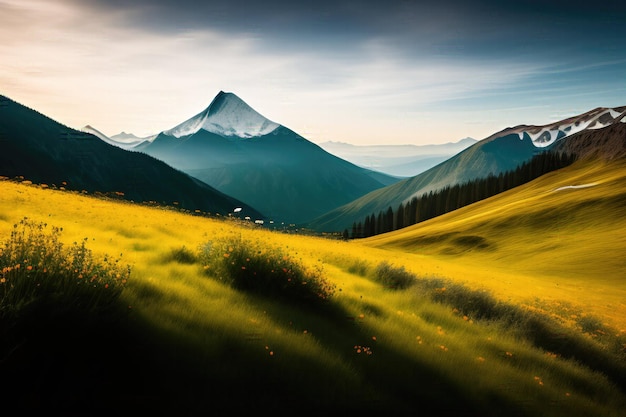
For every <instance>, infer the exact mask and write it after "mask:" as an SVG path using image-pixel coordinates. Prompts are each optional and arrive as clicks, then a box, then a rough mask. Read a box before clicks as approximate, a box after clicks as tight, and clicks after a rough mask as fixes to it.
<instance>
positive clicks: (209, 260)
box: [200, 237, 335, 304]
mask: <svg viewBox="0 0 626 417" xmlns="http://www.w3.org/2000/svg"><path fill="white" fill-rule="evenodd" d="M200 252H201V255H200V259H201V261H202V264H203V266H204V269H205V271H207V273H208V274H210V275H211V276H214V277H216V278H218V279H220V280H222V281H224V282H226V283H228V284H229V285H231V286H232V287H234V288H236V289H239V290H242V291H247V292H250V293H255V294H259V295H263V296H269V297H278V298H281V299H284V300H288V301H294V302H297V303H304V304H319V303H320V302H324V301H327V300H328V299H329V298H330V297H331V296H332V295H333V294H334V291H335V286H334V284H332V283H330V282H328V281H327V280H326V279H325V278H324V277H323V275H322V271H321V268H320V267H317V268H310V267H306V266H305V265H303V264H302V263H301V262H298V261H297V260H296V259H294V258H293V257H291V256H290V255H289V254H288V253H286V252H285V251H284V250H283V249H281V248H280V247H267V246H266V245H261V244H259V243H255V242H253V241H251V240H246V239H242V238H239V237H238V238H224V239H220V240H215V241H211V242H208V243H207V244H205V245H204V246H203V247H202V248H201V251H200Z"/></svg>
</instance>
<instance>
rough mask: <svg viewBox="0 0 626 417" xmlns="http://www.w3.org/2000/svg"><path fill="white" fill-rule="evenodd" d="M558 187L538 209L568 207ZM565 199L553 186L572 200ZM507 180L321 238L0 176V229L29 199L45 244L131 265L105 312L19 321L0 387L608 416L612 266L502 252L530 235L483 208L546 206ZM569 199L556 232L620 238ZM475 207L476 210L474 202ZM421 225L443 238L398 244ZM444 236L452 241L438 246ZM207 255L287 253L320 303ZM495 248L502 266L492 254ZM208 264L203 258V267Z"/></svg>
mask: <svg viewBox="0 0 626 417" xmlns="http://www.w3.org/2000/svg"><path fill="white" fill-rule="evenodd" d="M620 170H622V168H617V167H608V168H607V169H606V170H603V173H601V172H600V171H601V170H599V169H598V170H597V171H596V170H595V169H594V168H593V167H588V166H583V167H581V166H578V167H573V168H572V169H571V170H570V171H569V174H568V175H567V176H566V175H565V174H561V175H562V176H563V177H562V178H560V177H558V176H557V177H555V178H553V180H555V181H557V182H558V181H560V182H561V183H562V184H564V185H567V184H568V183H569V182H570V181H572V178H585V179H586V176H592V177H593V176H594V175H595V176H596V177H597V176H604V177H603V178H605V179H606V181H607V182H608V183H611V182H612V183H613V187H618V184H619V183H620V182H619V178H620V177H619V175H621V174H620V172H622V171H620ZM581 171H582V172H581ZM583 173H584V174H585V175H583ZM596 180H598V178H593V181H596ZM600 180H601V178H600ZM527 187H534V188H524V189H522V190H520V194H519V196H520V198H526V199H530V198H531V197H532V195H533V190H534V191H535V192H537V190H538V193H539V195H541V196H543V197H544V198H548V199H550V198H552V197H551V195H550V194H548V193H547V190H548V188H549V185H548V183H545V184H543V183H542V182H541V181H539V182H535V183H533V184H528V185H527ZM542 190H543V191H542ZM592 190H593V193H599V194H595V198H599V197H601V196H602V195H604V196H605V197H609V196H610V195H611V193H612V192H613V191H610V190H609V188H606V189H603V188H600V189H596V188H594V187H591V188H589V189H586V191H592ZM579 191H582V190H579ZM615 192H617V191H615ZM559 193H560V192H559ZM557 194H558V193H557ZM558 197H559V198H558V199H557V200H552V202H553V203H554V207H559V208H560V210H564V209H563V207H569V204H570V203H568V205H564V204H565V203H566V202H567V201H568V200H567V199H564V198H565V197H563V196H562V195H559V196H558ZM572 197H575V198H574V201H572V202H571V203H576V202H580V197H577V195H575V194H570V198H572ZM590 197H592V196H590ZM506 198H509V199H510V200H507V199H506ZM506 198H505V197H504V196H501V197H499V198H498V200H496V203H495V204H497V205H499V206H502V207H504V208H503V209H502V210H500V211H497V210H496V209H495V208H494V207H491V206H489V205H488V204H487V202H481V203H479V204H480V205H478V207H480V210H478V209H476V210H477V211H474V212H472V211H465V212H464V214H460V215H459V216H460V217H456V218H453V217H447V220H446V221H445V223H444V220H441V223H437V222H435V221H431V222H427V224H424V225H421V226H419V225H418V226H416V227H415V228H409V229H407V230H406V231H404V233H398V232H395V233H392V234H389V235H384V236H379V237H377V238H378V239H366V240H363V241H340V240H326V239H322V238H315V237H306V236H298V235H287V234H282V233H278V232H269V231H265V230H261V229H256V228H248V227H241V226H239V225H238V224H236V223H234V222H231V221H228V220H215V219H209V218H203V217H200V216H189V215H184V214H181V213H177V212H175V211H171V210H164V209H159V208H149V207H140V206H134V205H131V204H126V203H122V202H112V201H103V200H98V199H96V198H92V197H89V196H82V195H75V194H70V193H63V192H60V191H55V190H42V189H40V188H38V187H36V186H26V185H20V184H15V183H12V182H8V181H3V182H0V205H1V207H3V211H2V216H0V236H1V237H4V238H5V239H6V238H7V237H10V235H11V231H12V230H13V225H14V224H15V223H18V222H19V221H20V219H22V218H23V217H24V216H28V217H29V219H30V220H31V221H32V222H34V224H39V222H44V223H47V224H49V225H51V226H48V227H58V228H62V229H63V231H62V233H61V234H59V235H58V242H59V243H61V244H63V247H71V246H72V244H73V242H83V241H84V242H85V245H86V247H87V248H89V250H90V251H92V255H93V257H94V258H96V259H101V257H102V256H104V254H107V253H113V254H114V255H115V259H117V258H118V257H120V258H121V259H122V260H123V264H124V265H126V264H128V265H129V266H130V267H131V269H132V275H131V278H132V279H129V280H128V283H127V285H126V286H125V287H124V288H123V291H121V293H120V294H119V298H118V301H119V303H120V305H122V306H123V307H124V309H125V311H126V314H124V315H122V316H121V317H119V318H118V319H116V321H114V322H99V323H98V325H96V326H83V327H77V325H75V324H71V325H69V326H68V327H67V328H65V329H62V330H58V331H57V330H55V331H53V332H52V331H50V332H48V331H46V332H44V331H42V332H39V331H38V332H36V334H35V336H33V341H32V343H29V344H26V345H21V346H19V347H18V348H17V349H15V350H14V351H13V352H12V354H11V355H10V356H9V357H7V356H6V355H5V357H3V358H2V360H1V361H0V372H1V373H2V375H3V377H4V378H3V384H5V385H6V386H3V387H2V389H3V392H4V393H5V394H6V398H7V400H6V402H5V404H6V405H7V406H8V405H9V404H8V403H11V405H12V406H19V407H21V408H22V409H24V410H25V411H28V410H32V411H43V410H46V412H49V413H50V412H52V413H55V412H56V413H63V412H64V413H65V414H75V413H79V414H83V415H100V414H102V415H104V414H107V413H108V414H116V415H130V414H136V413H140V412H141V413H152V414H164V413H165V414H184V415H200V414H207V413H209V412H214V413H220V412H222V413H223V412H229V413H231V414H236V413H238V412H250V411H261V410H263V411H273V412H275V413H277V414H281V415H284V414H293V413H298V414H300V415H302V414H316V413H317V414H319V413H322V412H328V411H329V410H330V411H333V412H365V413H386V414H392V415H405V414H406V415H409V414H411V415H413V414H418V413H419V414H422V415H428V416H438V415H442V416H443V415H469V416H500V415H504V414H509V415H513V416H534V415H543V416H598V415H602V416H621V413H622V410H623V409H624V407H625V406H626V396H625V395H624V390H625V386H624V381H623V376H624V374H623V373H622V368H623V363H624V359H623V355H622V353H623V351H620V343H623V336H624V334H623V332H622V331H621V330H620V329H624V328H625V327H626V326H624V324H625V323H624V322H623V317H624V316H621V317H619V315H618V314H616V313H615V312H611V313H610V314H607V315H605V314H603V312H605V309H604V308H600V307H601V306H598V305H596V304H594V303H593V302H592V301H593V300H595V299H596V297H600V296H601V295H606V297H605V298H603V299H602V300H603V303H605V304H606V303H615V300H616V299H617V298H618V297H619V294H622V293H623V291H624V286H623V283H620V282H619V280H616V279H614V278H612V277H610V276H604V275H602V274H598V275H596V274H592V273H591V271H592V270H593V268H592V265H585V268H584V269H583V270H582V271H577V274H574V276H573V277H570V276H569V275H568V273H567V271H565V272H561V273H560V275H555V272H554V271H556V268H554V269H550V270H548V271H547V272H545V273H543V272H542V266H545V265H546V264H547V261H546V255H545V254H544V253H543V252H539V253H537V256H536V258H535V257H531V255H530V253H531V252H532V249H533V248H534V249H537V248H538V247H541V246H542V245H556V244H557V243H558V244H559V245H560V246H559V248H560V249H558V250H555V252H553V255H555V256H561V255H562V254H573V253H578V252H577V249H575V246H576V245H577V242H576V241H570V240H569V239H562V240H561V241H560V242H557V240H556V239H555V238H550V239H548V240H544V241H541V242H531V243H532V244H533V245H535V246H533V247H530V248H526V247H524V250H525V252H524V254H525V256H528V258H527V259H526V261H525V262H524V261H522V260H519V259H515V260H514V261H512V259H513V258H515V256H514V254H511V253H510V252H509V250H515V249H520V248H521V246H524V245H525V244H529V243H528V242H529V240H528V239H526V240H524V242H525V243H524V244H521V243H520V244H519V246H518V244H514V242H515V241H516V239H522V240H523V239H524V236H525V233H526V228H527V226H528V224H527V223H528V222H529V220H526V221H522V220H520V225H519V227H517V226H515V227H512V228H511V229H510V235H505V236H502V234H501V232H500V233H499V234H498V233H496V232H495V230H497V229H498V227H497V223H498V222H499V221H500V222H501V223H504V222H505V221H506V220H507V215H508V214H513V213H514V212H515V213H516V214H517V215H520V214H522V213H524V212H527V213H531V214H532V213H534V211H535V209H537V210H540V211H542V212H546V209H547V208H549V207H551V205H550V203H549V202H548V201H543V200H542V199H541V198H538V199H535V200H532V201H533V202H534V203H536V204H528V203H529V201H526V203H527V204H524V205H520V206H518V209H517V210H516V211H508V210H507V209H506V207H507V204H514V201H513V200H514V199H513V197H512V196H509V197H506ZM596 204H601V205H604V204H606V205H607V206H606V207H608V205H610V204H614V203H610V202H606V201H604V200H603V199H600V202H599V203H596ZM519 207H525V208H524V209H523V210H522V209H520V208H519ZM587 208H589V206H587ZM469 209H470V208H469V207H468V208H465V209H464V210H469ZM578 210H580V209H571V210H568V212H569V213H568V214H572V215H574V214H575V213H578V215H579V216H581V217H579V218H578V219H579V220H581V225H582V226H581V225H568V224H567V221H566V220H565V218H566V217H565V218H561V219H562V220H561V223H560V224H559V226H558V227H559V228H560V229H559V231H560V232H559V233H561V234H562V235H569V234H572V235H573V236H575V237H582V236H584V233H582V232H578V231H577V230H578V227H592V226H593V229H594V230H597V231H598V233H599V234H600V236H602V239H595V240H587V241H586V244H587V245H588V246H587V249H588V250H590V251H593V252H596V253H597V252H599V251H600V250H601V249H602V248H604V247H605V245H608V244H609V243H610V244H612V245H613V247H614V248H616V250H619V248H620V247H619V245H620V244H621V243H620V242H621V241H620V240H619V239H617V238H616V235H617V233H614V234H611V233H606V234H605V232H606V231H607V230H609V229H612V228H618V231H619V228H620V227H621V223H620V222H619V221H618V222H617V223H615V222H608V221H606V220H605V222H606V223H611V224H610V225H605V224H604V223H603V222H602V218H597V219H596V220H591V219H587V220H585V219H586V217H585V215H584V213H583V212H579V211H578ZM594 210H595V209H594ZM613 210H615V209H613ZM484 211H488V212H490V213H491V215H489V216H486V217H482V218H481V217H480V213H481V212H484ZM468 213H470V214H471V215H469V214H468ZM507 213H508V214H507ZM561 213H562V211H561ZM451 214H452V213H451ZM448 216H449V215H448ZM499 216H503V217H499ZM604 219H606V216H605V217H604ZM587 221H591V222H592V223H594V224H592V225H589V226H585V224H588V223H585V222H587ZM472 222H475V223H472ZM485 222H487V223H486V225H483V226H480V225H481V224H484V223H485ZM544 223H549V222H548V221H545V220H544ZM446 224H447V225H448V226H447V228H446ZM422 228H423V229H422ZM587 230H589V229H587ZM429 234H431V235H432V236H434V237H437V236H444V237H443V238H441V239H433V240H432V241H431V242H430V243H429V244H425V243H423V241H422V242H421V243H420V244H419V245H417V246H412V245H413V243H411V242H412V241H416V238H418V237H419V236H422V235H423V236H427V235H429ZM462 236H480V237H482V238H484V239H485V241H487V242H489V243H490V244H491V245H492V246H491V247H492V248H495V249H493V250H488V251H487V250H474V249H472V247H471V243H472V242H474V241H477V240H476V239H475V238H472V239H461V240H455V239H456V238H458V237H462ZM85 238H87V240H85ZM604 238H606V239H607V240H609V241H610V242H606V241H605V240H604ZM232 239H235V240H234V241H233V240H232ZM611 239H612V240H611ZM537 240H539V239H536V238H535V241H537ZM207 242H212V243H213V246H212V247H221V248H222V249H226V250H227V251H224V250H222V251H221V252H214V253H213V255H216V256H215V257H211V252H210V251H209V257H208V258H209V262H207V259H204V257H205V256H206V255H207V253H203V250H202V248H206V244H207ZM237 242H239V243H237ZM455 242H456V243H455ZM480 242H483V240H482V239H481V240H480ZM235 243H236V244H235ZM231 245H232V247H233V251H230V250H228V249H230V246H231ZM451 245H453V246H452V247H453V248H455V250H454V251H447V252H446V251H445V249H446V248H448V247H449V246H451ZM568 245H569V249H568ZM459 247H461V248H462V250H461V249H459ZM145 248H149V249H147V250H146V249H145ZM418 248H419V249H418ZM259 251H261V253H260V254H259V253H258V252H259ZM568 251H571V252H568ZM225 253H228V254H232V255H229V258H230V256H233V258H237V260H238V262H236V264H237V265H239V264H240V263H241V262H242V261H245V260H246V259H248V258H250V261H249V262H252V261H253V260H254V262H256V263H257V264H256V266H257V267H258V268H256V269H255V268H253V269H255V270H256V271H257V275H258V272H259V271H261V270H262V271H264V274H265V275H269V274H267V273H268V272H271V271H272V269H274V270H276V268H274V266H276V265H278V266H281V265H283V264H282V263H281V262H285V258H287V259H288V260H289V262H290V265H291V266H292V268H291V269H292V271H296V270H297V271H299V272H298V274H299V275H297V277H298V278H297V279H306V280H309V279H310V278H311V277H313V278H323V279H324V280H325V281H324V282H327V283H328V284H329V285H331V286H332V288H333V291H332V294H331V295H330V296H329V297H327V300H326V302H325V303H324V305H325V306H330V307H331V308H328V307H324V308H310V307H305V306H303V305H302V303H301V302H298V301H295V300H288V301H285V300H286V298H288V299H289V298H291V296H290V295H287V296H285V295H284V294H281V290H274V291H270V292H269V293H265V292H263V291H261V292H259V291H250V290H247V289H245V288H241V287H240V286H238V285H232V282H230V281H229V280H230V279H234V278H235V277H236V274H234V271H229V270H228V269H227V268H226V267H227V265H225V264H220V262H221V261H223V259H226V258H225V257H224V256H223V255H224V254H225ZM453 253H454V254H453ZM622 253H623V252H622ZM219 254H221V258H219V257H217V255H219ZM257 254H258V255H259V256H258V257H256V258H255V256H256V255H257ZM611 254H612V253H611V252H610V253H604V254H602V256H599V257H596V258H587V259H588V260H589V261H591V260H594V261H595V262H598V263H599V265H598V268H599V270H600V272H602V273H606V272H608V271H610V272H612V273H613V274H614V273H615V272H616V271H619V270H618V269H615V268H616V266H615V265H616V263H615V262H617V261H616V260H615V259H612V258H611V259H609V258H610V257H611ZM612 256H614V257H617V255H615V254H613V255H612ZM111 259H113V258H111ZM218 259H219V261H218ZM264 260H265V262H266V264H262V262H263V261H264ZM268 260H269V263H268V262H267V261H268ZM274 261H275V262H276V263H277V264H276V265H274V266H272V265H273V264H272V262H274ZM511 262H513V264H514V265H521V267H520V270H513V271H512V270H511V268H506V266H507V264H508V263H511ZM607 262H608V266H607V264H606V263H607ZM611 262H612V263H611ZM207 265H211V266H212V267H214V268H216V269H215V271H214V272H213V271H211V272H210V273H208V275H207V271H206V270H205V268H204V267H205V266H207ZM381 265H382V268H381ZM244 266H245V265H244ZM239 268H240V266H239ZM268 268H269V271H268ZM567 269H568V268H566V270H567ZM246 270H248V268H246ZM251 270H252V269H251ZM281 270H282V268H281ZM585 271H587V272H588V273H589V276H587V275H585ZM237 272H238V271H237ZM383 272H384V273H385V274H386V278H384V279H382V278H383V277H384V276H385V274H384V273H383ZM221 274H224V275H223V277H224V278H225V279H224V280H220V279H219V277H220V276H221ZM605 275H609V274H608V273H607V274H605ZM295 276H296V275H294V277H295ZM590 276H591V277H593V279H589V277H590ZM555 277H557V278H558V279H559V280H560V281H559V282H560V283H561V285H559V286H558V287H557V286H555V285H553V284H554V280H555ZM243 278H246V277H245V276H244V277H243ZM247 278H249V277H247ZM583 278H587V279H583ZM381 279H382V281H381ZM568 280H569V281H568ZM307 282H308V281H307ZM390 282H391V283H392V285H389V283H390ZM566 282H569V283H568V284H567V285H566ZM572 282H575V285H576V286H578V288H577V289H576V291H573V290H572V288H571V286H572V285H574V284H572ZM409 284H410V285H409ZM564 287H565V288H564ZM443 288H445V290H442V289H443ZM614 293H617V294H618V295H614ZM574 294H577V296H574ZM614 297H615V298H614ZM623 299H624V298H622V300H623ZM296 300H297V298H296ZM618 308H619V307H618ZM573 316H575V317H573ZM621 326H624V327H621ZM72 329H74V330H76V329H80V331H74V332H72V331H71V330H72ZM597 330H600V331H601V332H602V333H604V334H602V333H599V332H597ZM622 348H623V347H622Z"/></svg>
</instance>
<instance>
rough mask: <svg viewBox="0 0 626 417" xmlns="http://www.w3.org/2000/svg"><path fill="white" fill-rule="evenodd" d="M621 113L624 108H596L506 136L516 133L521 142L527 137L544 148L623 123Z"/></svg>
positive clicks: (537, 145) (512, 131) (518, 130)
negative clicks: (562, 139) (576, 134)
mask: <svg viewBox="0 0 626 417" xmlns="http://www.w3.org/2000/svg"><path fill="white" fill-rule="evenodd" d="M623 112H624V108H621V107H620V108H614V109H613V108H605V107H598V108H596V109H593V110H591V111H588V112H586V113H583V114H581V115H579V116H575V117H571V118H569V119H565V120H561V121H559V122H556V123H551V124H547V125H544V126H520V127H517V128H514V129H511V130H507V134H509V133H517V134H518V135H519V138H520V140H523V139H524V136H525V135H528V136H529V137H530V139H531V141H532V143H533V145H535V146H536V147H538V148H545V147H547V146H550V145H552V144H553V143H554V142H556V141H557V140H559V139H561V138H564V137H567V136H570V135H573V134H574V133H578V132H581V131H583V130H586V129H600V128H603V127H606V126H608V125H610V124H611V123H614V122H618V121H622V122H625V121H624V120H623V119H624V113H623ZM620 116H621V117H620Z"/></svg>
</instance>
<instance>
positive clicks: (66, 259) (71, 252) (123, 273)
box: [0, 218, 130, 326]
mask: <svg viewBox="0 0 626 417" xmlns="http://www.w3.org/2000/svg"><path fill="white" fill-rule="evenodd" d="M61 231H62V229H60V228H57V227H51V228H50V229H48V226H47V225H46V224H45V223H36V222H33V221H31V220H29V219H28V218H24V219H22V220H21V221H20V222H19V224H15V225H14V227H13V230H12V231H11V234H10V237H9V239H8V240H6V241H5V242H4V243H2V244H1V245H0V321H2V322H4V323H5V325H9V326H10V325H11V323H12V322H15V321H19V320H21V319H23V318H24V317H25V316H27V315H32V314H33V313H36V314H42V315H44V316H46V317H48V318H49V317H51V316H55V315H58V314H60V313H64V312H65V313H78V314H101V313H105V312H107V311H109V310H110V309H111V308H113V307H114V306H115V303H116V301H117V299H118V297H119V295H120V293H121V291H122V289H123V287H124V285H125V284H126V282H127V280H128V278H129V276H130V267H129V266H125V267H124V266H122V265H120V263H119V259H116V260H114V259H110V258H108V257H107V256H105V257H104V258H102V259H98V260H97V259H96V258H95V257H94V255H93V254H92V252H91V250H89V249H88V248H87V247H86V240H87V239H85V240H84V241H83V242H81V243H80V244H79V243H76V242H74V244H73V245H71V246H69V247H66V246H64V245H63V243H61V242H60V241H59V235H60V234H61ZM27 313H28V314H27Z"/></svg>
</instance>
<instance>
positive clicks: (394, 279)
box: [375, 262, 416, 290]
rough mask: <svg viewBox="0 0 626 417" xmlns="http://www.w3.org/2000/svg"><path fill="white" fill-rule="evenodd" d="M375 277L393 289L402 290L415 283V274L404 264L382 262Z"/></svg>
mask: <svg viewBox="0 0 626 417" xmlns="http://www.w3.org/2000/svg"><path fill="white" fill-rule="evenodd" d="M375 274H376V275H375V277H376V280H377V281H378V282H380V283H381V284H382V285H384V286H385V287H387V288H390V289H392V290H401V289H405V288H408V287H410V286H411V285H413V284H414V283H415V279H416V277H415V275H413V274H412V273H410V272H409V271H407V270H406V269H404V266H399V267H396V266H393V265H391V264H389V263H388V262H381V263H380V264H378V266H377V267H376V271H375Z"/></svg>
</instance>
